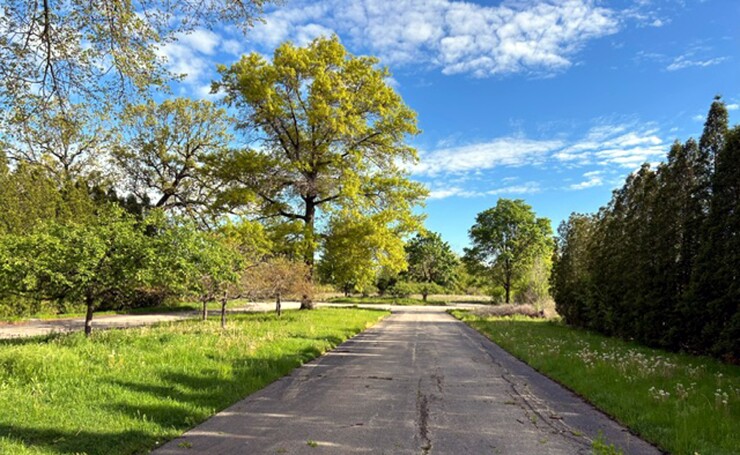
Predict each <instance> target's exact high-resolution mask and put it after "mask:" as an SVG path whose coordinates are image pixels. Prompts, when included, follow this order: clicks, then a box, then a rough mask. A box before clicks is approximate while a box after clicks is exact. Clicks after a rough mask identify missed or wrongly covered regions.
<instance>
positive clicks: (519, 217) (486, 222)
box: [465, 199, 552, 303]
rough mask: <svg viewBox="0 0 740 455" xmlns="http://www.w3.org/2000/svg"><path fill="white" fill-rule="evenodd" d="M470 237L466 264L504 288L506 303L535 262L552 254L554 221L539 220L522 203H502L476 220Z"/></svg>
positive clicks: (519, 200) (518, 200)
mask: <svg viewBox="0 0 740 455" xmlns="http://www.w3.org/2000/svg"><path fill="white" fill-rule="evenodd" d="M469 235H470V240H471V243H472V247H471V248H466V249H465V262H466V263H467V264H468V267H469V268H470V270H471V272H473V273H476V274H478V275H485V276H488V277H490V279H491V280H492V281H493V282H494V283H496V284H498V285H501V286H502V287H503V288H504V291H505V301H506V303H509V302H510V299H511V292H512V290H513V286H514V284H515V283H516V282H517V281H519V280H521V279H522V278H523V277H524V276H525V275H526V273H527V272H528V271H529V270H530V268H531V267H532V266H533V264H534V263H535V260H536V259H537V258H538V257H541V256H550V254H551V251H552V244H551V239H550V237H551V235H552V233H551V228H550V221H549V220H548V219H547V218H536V216H535V214H534V212H533V211H532V207H530V206H529V205H527V204H525V203H524V201H522V200H521V199H517V200H513V201H512V200H509V199H499V200H498V202H497V203H496V206H495V207H493V208H490V209H488V210H485V211H483V212H481V213H479V214H478V215H477V216H476V219H475V224H474V225H473V227H471V228H470V232H469Z"/></svg>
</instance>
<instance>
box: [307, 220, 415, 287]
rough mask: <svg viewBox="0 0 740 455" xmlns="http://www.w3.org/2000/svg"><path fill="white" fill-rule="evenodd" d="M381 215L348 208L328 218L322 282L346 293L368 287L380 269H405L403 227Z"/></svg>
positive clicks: (323, 253) (391, 271) (395, 271)
mask: <svg viewBox="0 0 740 455" xmlns="http://www.w3.org/2000/svg"><path fill="white" fill-rule="evenodd" d="M383 215H385V213H383V212H381V213H379V214H376V215H371V216H363V215H362V214H361V213H358V212H356V211H351V210H350V211H345V212H344V213H340V214H337V215H335V216H334V217H333V218H332V219H331V220H330V222H329V228H328V230H327V235H326V237H325V240H324V242H323V245H322V249H321V252H322V255H321V261H320V263H319V266H318V270H319V275H320V276H321V278H322V279H323V281H324V282H327V283H332V284H334V285H336V286H338V287H340V288H341V289H343V290H344V292H345V294H349V292H351V291H353V290H358V291H363V290H365V289H367V288H368V287H369V286H371V285H372V284H373V282H374V281H375V278H376V276H377V275H378V273H379V271H380V270H385V271H386V272H388V273H396V274H397V273H398V272H400V271H401V270H403V269H405V268H406V257H405V254H404V249H403V240H401V238H402V237H403V236H404V235H405V234H406V229H405V227H404V226H403V225H393V224H391V223H389V219H388V217H385V216H383Z"/></svg>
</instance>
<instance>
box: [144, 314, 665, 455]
mask: <svg viewBox="0 0 740 455" xmlns="http://www.w3.org/2000/svg"><path fill="white" fill-rule="evenodd" d="M599 433H601V434H603V439H604V440H605V441H606V442H608V443H610V444H614V445H615V446H617V447H619V448H621V449H622V450H623V451H624V453H625V454H640V455H642V454H659V453H660V452H659V451H658V450H657V449H655V448H654V447H653V446H651V445H649V444H647V443H646V442H644V441H642V440H640V439H639V438H637V437H635V436H633V435H632V434H631V433H629V432H628V431H627V430H626V429H624V428H623V427H621V426H620V425H619V424H617V423H616V422H614V421H613V420H611V419H609V418H608V417H607V416H605V415H604V414H602V413H601V412H599V411H597V410H595V409H594V408H593V407H591V406H590V405H588V404H587V403H585V402H584V401H583V400H581V399H580V398H578V397H577V396H575V395H574V394H573V393H571V392H569V391H567V390H566V389H564V388H562V387H561V386H559V385H557V384H556V383H554V382H552V381H550V380H549V379H547V378H545V377H544V376H542V375H540V374H539V373H537V372H535V371H534V370H533V369H531V368H529V367H528V366H526V365H524V364H523V363H521V362H519V361H518V360H516V359H514V358H513V357H512V356H510V355H509V354H507V353H506V352H505V351H503V350H502V349H500V348H499V347H498V346H496V345H495V344H493V343H492V342H490V341H489V340H487V339H486V338H484V337H483V336H481V335H480V334H478V333H477V332H475V331H474V330H472V329H470V328H469V327H467V326H466V325H464V324H463V323H461V322H459V321H457V320H455V319H454V318H453V317H451V316H450V315H448V314H446V313H445V312H444V309H443V308H435V307H402V308H394V313H393V315H391V316H390V317H388V318H387V319H386V320H384V321H383V322H381V323H380V324H378V325H376V326H375V327H373V328H371V329H370V330H367V331H366V332H364V333H362V334H360V335H358V336H356V337H354V338H353V339H351V340H349V341H347V342H345V343H343V344H342V345H340V346H339V347H337V349H335V350H334V351H332V352H330V353H328V354H327V355H324V356H322V357H320V358H318V359H316V360H314V361H313V362H310V363H308V364H306V365H304V366H303V367H301V368H299V369H297V370H295V371H294V372H293V373H292V374H291V375H289V376H286V377H284V378H282V379H280V380H278V381H276V382H275V383H273V384H271V385H270V386H268V387H267V388H265V389H263V390H261V391H259V392H257V393H254V394H252V395H251V396H249V397H248V398H246V399H245V400H243V401H241V402H239V403H237V404H235V405H234V406H232V407H230V408H228V409H226V410H224V411H223V412H221V413H219V414H217V415H215V416H214V417H212V418H211V419H210V420H208V421H206V422H205V423H203V424H201V425H200V426H198V427H196V428H194V429H192V430H191V431H189V432H187V433H185V434H184V435H183V436H182V437H180V438H178V439H175V440H173V441H170V442H169V443H167V444H166V445H164V446H163V447H161V448H159V449H158V450H156V451H155V452H154V453H156V454H158V455H169V454H196V453H198V454H257V453H265V454H350V453H376V454H462V453H470V454H590V453H592V441H593V439H595V438H596V437H597V436H598V434H599Z"/></svg>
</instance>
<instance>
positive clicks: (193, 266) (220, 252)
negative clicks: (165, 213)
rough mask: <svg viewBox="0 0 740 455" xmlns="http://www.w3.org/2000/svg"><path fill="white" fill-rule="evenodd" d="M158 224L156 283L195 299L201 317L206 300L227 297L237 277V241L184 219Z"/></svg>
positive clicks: (226, 298) (239, 263) (204, 312)
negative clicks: (197, 302)
mask: <svg viewBox="0 0 740 455" xmlns="http://www.w3.org/2000/svg"><path fill="white" fill-rule="evenodd" d="M162 223H163V224H165V226H164V228H163V229H161V230H160V232H159V235H157V238H156V242H157V253H158V254H157V265H156V269H157V270H158V271H159V273H158V274H157V282H158V285H159V286H161V287H163V288H165V289H168V290H169V291H170V292H172V293H174V294H175V295H178V296H181V297H195V298H197V299H198V300H199V301H200V302H201V304H202V305H203V312H202V315H203V319H205V318H206V317H207V304H208V302H212V301H214V300H217V299H218V300H220V301H226V300H228V298H229V291H230V287H231V286H233V285H234V284H235V283H236V282H237V281H238V280H239V272H240V271H241V269H242V265H243V261H242V256H241V255H240V254H239V250H238V249H237V244H236V243H232V242H229V241H227V238H226V237H225V236H224V235H222V234H221V233H219V232H212V231H201V230H198V229H197V228H196V226H194V225H193V223H191V222H187V221H184V220H183V221H180V220H177V219H171V220H162Z"/></svg>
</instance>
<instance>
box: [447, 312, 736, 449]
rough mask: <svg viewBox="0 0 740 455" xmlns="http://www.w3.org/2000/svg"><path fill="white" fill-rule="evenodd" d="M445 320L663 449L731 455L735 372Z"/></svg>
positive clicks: (533, 329) (500, 321)
mask: <svg viewBox="0 0 740 455" xmlns="http://www.w3.org/2000/svg"><path fill="white" fill-rule="evenodd" d="M451 313H452V314H453V315H454V316H456V317H457V318H459V319H461V320H463V321H464V322H466V323H467V324H469V325H470V326H471V327H473V328H474V329H476V330H478V331H479V332H481V333H483V334H484V335H486V336H487V337H488V338H490V339H491V340H493V341H494V342H495V343H497V344H498V345H499V346H501V347H502V348H504V349H505V350H507V351H509V352H510V353H511V354H513V355H514V356H516V357H518V358H519V359H521V360H523V361H525V362H526V363H528V364H529V365H531V366H532V367H534V368H535V369H537V370H538V371H540V372H541V373H543V374H545V375H547V376H549V377H551V378H553V379H555V380H556V381H558V382H560V383H561V384H563V385H565V386H566V387H568V388H570V389H571V390H573V391H575V392H576V393H578V394H579V395H581V396H583V397H584V398H586V399H587V400H588V401H590V402H591V403H592V404H594V405H595V406H596V407H598V408H600V409H601V410H603V411H604V412H606V413H608V414H609V415H611V416H613V417H614V418H616V419H617V420H618V421H620V422H621V423H623V424H624V425H626V426H627V427H629V428H631V429H632V430H634V431H635V432H636V433H638V434H640V435H641V436H642V437H643V438H645V439H646V440H648V441H651V442H653V443H654V444H656V445H658V446H659V447H660V448H662V449H663V450H666V451H668V452H670V453H673V454H676V455H683V454H686V455H697V454H699V455H706V454H714V455H722V454H728V455H729V454H737V453H738V435H740V367H737V366H733V365H727V364H723V363H720V362H718V361H715V360H714V359H710V358H707V357H697V356H690V355H683V354H675V353H669V352H665V351H661V350H657V349H650V348H647V347H644V346H640V345H638V344H635V343H628V342H624V341H621V340H618V339H614V338H608V337H605V336H602V335H598V334H594V333H590V332H586V331H582V330H578V329H573V328H570V327H567V326H564V325H561V324H558V323H554V322H548V321H542V320H534V319H529V318H523V317H509V318H495V317H493V318H483V317H480V316H476V315H473V314H471V313H468V312H465V311H451Z"/></svg>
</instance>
